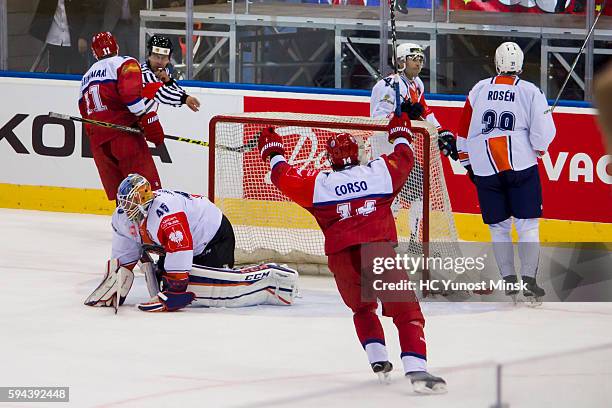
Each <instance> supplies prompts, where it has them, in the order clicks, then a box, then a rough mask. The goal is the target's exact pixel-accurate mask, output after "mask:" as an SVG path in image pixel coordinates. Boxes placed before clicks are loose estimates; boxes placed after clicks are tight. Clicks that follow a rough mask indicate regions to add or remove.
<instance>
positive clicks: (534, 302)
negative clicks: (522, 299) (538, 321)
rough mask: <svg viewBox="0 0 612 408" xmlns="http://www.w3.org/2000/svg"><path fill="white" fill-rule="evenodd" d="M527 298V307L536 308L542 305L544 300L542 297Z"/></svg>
mask: <svg viewBox="0 0 612 408" xmlns="http://www.w3.org/2000/svg"><path fill="white" fill-rule="evenodd" d="M526 300H527V301H526V303H525V304H526V305H527V307H531V308H536V307H540V306H542V301H541V300H540V298H537V297H529V298H527V299H526Z"/></svg>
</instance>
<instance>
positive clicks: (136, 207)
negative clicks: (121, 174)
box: [117, 173, 155, 223]
mask: <svg viewBox="0 0 612 408" xmlns="http://www.w3.org/2000/svg"><path fill="white" fill-rule="evenodd" d="M153 198H155V196H154V195H153V190H152V189H151V184H150V183H149V181H148V180H147V179H146V178H144V177H143V176H141V175H140V174H136V173H133V174H129V175H128V176H127V177H126V178H125V179H123V181H122V182H121V184H119V190H118V192H117V206H118V207H119V208H120V209H122V210H123V211H125V214H126V215H127V217H128V219H129V220H130V221H134V222H137V223H140V222H141V221H142V220H143V219H144V218H145V217H146V216H147V211H148V209H149V206H150V205H151V202H152V201H153Z"/></svg>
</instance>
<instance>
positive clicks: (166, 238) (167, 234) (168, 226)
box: [159, 213, 193, 252]
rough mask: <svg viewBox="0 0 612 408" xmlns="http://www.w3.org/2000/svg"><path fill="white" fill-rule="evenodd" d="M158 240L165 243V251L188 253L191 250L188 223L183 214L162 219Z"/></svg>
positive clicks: (191, 244)
mask: <svg viewBox="0 0 612 408" xmlns="http://www.w3.org/2000/svg"><path fill="white" fill-rule="evenodd" d="M159 238H160V242H161V243H162V244H164V243H165V245H164V247H166V251H168V252H177V251H188V250H191V249H193V243H192V238H191V233H190V232H189V223H188V222H187V217H186V216H185V213H178V214H172V215H168V216H166V217H164V219H163V220H162V222H161V223H160V225H159Z"/></svg>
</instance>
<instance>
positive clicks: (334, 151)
mask: <svg viewBox="0 0 612 408" xmlns="http://www.w3.org/2000/svg"><path fill="white" fill-rule="evenodd" d="M325 149H326V150H327V160H329V162H330V163H331V166H332V168H333V169H334V170H340V169H342V168H343V167H345V166H352V165H356V164H359V145H358V144H357V141H356V140H355V138H354V137H353V136H352V135H351V134H349V133H339V134H337V135H334V136H332V137H330V138H329V139H328V140H327V143H326V144H325Z"/></svg>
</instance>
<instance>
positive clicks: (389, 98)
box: [370, 75, 440, 129]
mask: <svg viewBox="0 0 612 408" xmlns="http://www.w3.org/2000/svg"><path fill="white" fill-rule="evenodd" d="M393 78H394V75H389V76H387V77H386V78H383V79H381V80H380V81H378V82H377V83H376V85H374V88H372V95H371V96H370V117H371V118H373V119H382V118H391V117H392V116H393V112H395V90H394V89H393ZM399 91H400V102H404V101H405V100H408V99H409V100H410V102H411V103H416V102H418V103H420V104H421V105H423V119H424V120H426V121H427V122H429V123H431V124H432V125H434V126H435V127H436V128H438V129H439V128H440V123H439V122H438V120H437V119H436V115H434V113H433V111H432V110H431V108H430V107H429V105H427V101H426V100H425V86H424V85H423V81H422V80H421V78H419V77H415V78H414V79H408V78H406V77H405V76H403V75H401V76H400V81H399Z"/></svg>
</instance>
